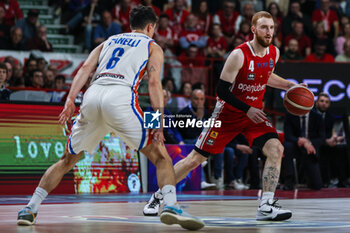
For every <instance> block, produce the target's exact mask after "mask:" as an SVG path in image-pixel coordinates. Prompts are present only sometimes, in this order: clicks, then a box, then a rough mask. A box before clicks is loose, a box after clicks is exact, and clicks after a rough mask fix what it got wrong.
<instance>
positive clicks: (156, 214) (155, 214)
mask: <svg viewBox="0 0 350 233" xmlns="http://www.w3.org/2000/svg"><path fill="white" fill-rule="evenodd" d="M143 215H145V216H158V213H154V214H147V213H145V212H143Z"/></svg>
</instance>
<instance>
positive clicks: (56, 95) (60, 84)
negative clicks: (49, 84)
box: [51, 75, 88, 103]
mask: <svg viewBox="0 0 350 233" xmlns="http://www.w3.org/2000/svg"><path fill="white" fill-rule="evenodd" d="M87 83H88V82H87ZM65 84H66V78H65V77H64V76H63V75H57V76H56V77H55V89H56V91H53V92H52V96H51V102H53V103H59V102H61V101H62V98H63V97H64V96H65V95H66V94H67V93H66V92H65V91H58V90H63V89H66V88H65Z"/></svg>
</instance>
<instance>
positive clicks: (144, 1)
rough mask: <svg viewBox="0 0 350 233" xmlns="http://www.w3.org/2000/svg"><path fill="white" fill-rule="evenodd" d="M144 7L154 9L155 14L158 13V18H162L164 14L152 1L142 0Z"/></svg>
mask: <svg viewBox="0 0 350 233" xmlns="http://www.w3.org/2000/svg"><path fill="white" fill-rule="evenodd" d="M141 3H142V5H144V6H149V7H152V9H153V10H154V13H156V15H157V16H160V15H161V14H162V11H161V10H160V9H159V8H158V7H157V6H155V5H153V4H152V0H141Z"/></svg>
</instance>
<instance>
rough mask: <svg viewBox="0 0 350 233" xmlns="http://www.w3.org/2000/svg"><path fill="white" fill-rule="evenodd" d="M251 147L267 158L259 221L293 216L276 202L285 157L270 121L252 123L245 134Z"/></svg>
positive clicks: (258, 213) (258, 214)
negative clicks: (259, 150)
mask: <svg viewBox="0 0 350 233" xmlns="http://www.w3.org/2000/svg"><path fill="white" fill-rule="evenodd" d="M243 134H244V135H245V136H246V138H247V139H248V141H249V143H250V145H252V144H253V145H254V146H255V147H257V148H259V149H261V150H262V152H263V154H264V155H265V156H266V162H265V166H264V169H263V174H262V186H263V188H262V189H263V190H262V191H263V193H262V197H261V203H260V206H259V208H258V211H257V216H256V218H257V220H270V221H280V220H286V219H289V218H290V217H291V216H292V212H291V211H290V210H286V209H282V208H281V206H280V205H279V204H278V203H277V200H274V194H275V190H276V187H277V184H278V180H279V176H280V170H281V162H282V156H283V151H284V148H283V145H282V144H281V142H280V140H279V139H278V134H277V132H276V129H275V128H273V127H272V125H271V123H270V122H269V121H265V122H262V123H259V124H254V123H253V122H251V123H250V124H249V126H248V127H247V128H246V130H245V131H244V133H243Z"/></svg>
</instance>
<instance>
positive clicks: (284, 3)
mask: <svg viewBox="0 0 350 233" xmlns="http://www.w3.org/2000/svg"><path fill="white" fill-rule="evenodd" d="M265 3H266V5H265V6H266V9H269V6H271V4H272V3H277V5H278V9H279V10H280V12H281V14H282V17H283V16H286V15H287V13H288V8H289V5H290V4H289V0H278V1H276V0H266V1H265ZM268 11H269V10H268ZM269 12H270V11H269ZM270 13H271V12H270Z"/></svg>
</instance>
